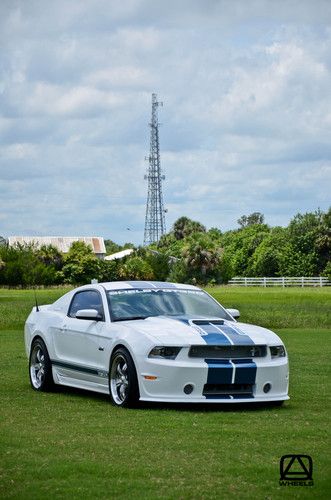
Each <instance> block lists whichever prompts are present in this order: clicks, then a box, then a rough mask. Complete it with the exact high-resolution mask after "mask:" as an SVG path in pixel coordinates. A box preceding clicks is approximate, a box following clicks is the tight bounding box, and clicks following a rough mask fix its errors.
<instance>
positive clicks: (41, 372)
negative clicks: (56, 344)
mask: <svg viewBox="0 0 331 500" xmlns="http://www.w3.org/2000/svg"><path fill="white" fill-rule="evenodd" d="M29 375H30V383H31V385H32V388H33V389H34V390H35V391H49V390H51V389H52V387H53V385H54V381H53V375H52V364H51V360H50V359H49V355H48V351H47V347H46V345H45V343H44V341H43V340H41V339H36V340H34V341H33V342H32V346H31V351H30V359H29Z"/></svg>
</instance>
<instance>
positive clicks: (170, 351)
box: [148, 346, 181, 359]
mask: <svg viewBox="0 0 331 500" xmlns="http://www.w3.org/2000/svg"><path fill="white" fill-rule="evenodd" d="M180 350H181V347H164V346H157V347H153V349H152V350H151V352H150V353H149V355H148V357H149V358H161V359H175V358H176V356H177V354H178V353H179V351H180Z"/></svg>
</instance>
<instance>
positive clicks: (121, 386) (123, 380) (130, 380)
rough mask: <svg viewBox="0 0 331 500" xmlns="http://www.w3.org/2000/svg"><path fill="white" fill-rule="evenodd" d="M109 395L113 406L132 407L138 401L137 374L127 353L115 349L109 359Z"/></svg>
mask: <svg viewBox="0 0 331 500" xmlns="http://www.w3.org/2000/svg"><path fill="white" fill-rule="evenodd" d="M109 393H110V398H111V402H112V404H113V405H114V406H123V407H131V408H132V407H134V406H136V405H137V403H138V401H139V387H138V379H137V372H136V368H135V366H134V362H133V359H132V357H131V356H130V354H129V352H128V351H127V350H126V349H124V348H123V347H119V348H118V349H116V350H115V351H114V352H113V354H112V356H111V359H110V369H109Z"/></svg>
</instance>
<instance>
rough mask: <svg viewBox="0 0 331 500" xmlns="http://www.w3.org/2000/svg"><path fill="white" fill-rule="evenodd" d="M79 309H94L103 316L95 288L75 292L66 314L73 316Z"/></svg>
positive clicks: (100, 302)
mask: <svg viewBox="0 0 331 500" xmlns="http://www.w3.org/2000/svg"><path fill="white" fill-rule="evenodd" d="M79 309H96V310H97V311H98V313H99V314H101V315H102V317H104V314H103V306H102V300H101V296H100V294H99V292H97V291H95V290H86V291H84V292H77V293H76V295H75V296H74V298H73V299H72V302H71V304H70V308H69V313H68V316H70V317H71V318H75V317H76V312H77V311H79Z"/></svg>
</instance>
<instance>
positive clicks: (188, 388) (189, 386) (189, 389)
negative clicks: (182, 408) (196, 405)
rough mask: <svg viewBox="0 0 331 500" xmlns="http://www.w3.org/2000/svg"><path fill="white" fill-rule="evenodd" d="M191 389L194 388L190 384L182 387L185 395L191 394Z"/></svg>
mask: <svg viewBox="0 0 331 500" xmlns="http://www.w3.org/2000/svg"><path fill="white" fill-rule="evenodd" d="M193 389H194V387H193V385H192V384H186V385H185V387H184V392H185V394H191V392H192V391H193Z"/></svg>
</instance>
